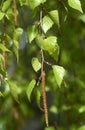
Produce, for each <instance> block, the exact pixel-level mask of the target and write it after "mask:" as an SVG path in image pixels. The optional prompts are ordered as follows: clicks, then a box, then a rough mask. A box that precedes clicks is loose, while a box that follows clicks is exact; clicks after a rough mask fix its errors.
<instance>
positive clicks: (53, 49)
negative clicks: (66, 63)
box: [36, 35, 59, 60]
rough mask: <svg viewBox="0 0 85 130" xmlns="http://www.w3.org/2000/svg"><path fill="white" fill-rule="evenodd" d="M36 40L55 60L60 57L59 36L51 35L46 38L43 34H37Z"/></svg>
mask: <svg viewBox="0 0 85 130" xmlns="http://www.w3.org/2000/svg"><path fill="white" fill-rule="evenodd" d="M36 42H37V44H38V45H39V47H41V48H42V49H43V50H45V51H47V52H48V53H49V55H51V56H52V57H53V58H54V59H55V60H57V58H58V54H59V46H58V44H57V37H55V36H49V37H48V38H46V39H44V40H43V39H42V37H41V36H39V35H38V36H37V38H36Z"/></svg>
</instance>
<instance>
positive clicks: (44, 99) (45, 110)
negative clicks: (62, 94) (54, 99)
mask: <svg viewBox="0 0 85 130" xmlns="http://www.w3.org/2000/svg"><path fill="white" fill-rule="evenodd" d="M42 97H43V108H44V113H45V122H46V125H47V126H48V108H47V99H46V90H45V72H44V71H43V72H42Z"/></svg>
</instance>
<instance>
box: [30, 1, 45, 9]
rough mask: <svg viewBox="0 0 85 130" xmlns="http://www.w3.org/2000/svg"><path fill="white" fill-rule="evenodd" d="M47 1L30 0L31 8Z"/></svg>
mask: <svg viewBox="0 0 85 130" xmlns="http://www.w3.org/2000/svg"><path fill="white" fill-rule="evenodd" d="M44 2H46V0H29V5H30V7H31V9H34V8H35V7H37V6H39V5H40V4H43V3H44Z"/></svg>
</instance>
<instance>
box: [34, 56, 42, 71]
mask: <svg viewBox="0 0 85 130" xmlns="http://www.w3.org/2000/svg"><path fill="white" fill-rule="evenodd" d="M32 67H33V69H34V70H35V71H36V72H37V71H38V70H39V69H40V68H41V63H40V62H39V60H38V58H36V57H34V58H32Z"/></svg>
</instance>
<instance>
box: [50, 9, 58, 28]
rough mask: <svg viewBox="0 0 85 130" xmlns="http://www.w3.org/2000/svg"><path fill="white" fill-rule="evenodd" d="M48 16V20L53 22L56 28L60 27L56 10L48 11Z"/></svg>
mask: <svg viewBox="0 0 85 130" xmlns="http://www.w3.org/2000/svg"><path fill="white" fill-rule="evenodd" d="M49 16H50V18H51V19H52V20H53V22H54V23H55V24H56V25H57V26H58V27H60V23H59V13H58V10H53V11H50V12H49Z"/></svg>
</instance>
